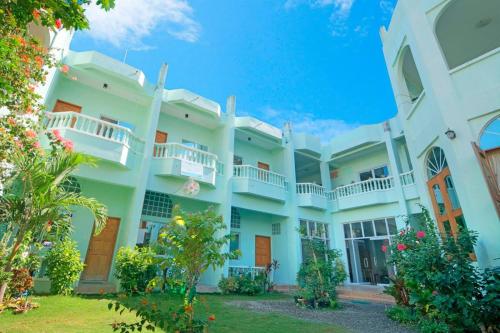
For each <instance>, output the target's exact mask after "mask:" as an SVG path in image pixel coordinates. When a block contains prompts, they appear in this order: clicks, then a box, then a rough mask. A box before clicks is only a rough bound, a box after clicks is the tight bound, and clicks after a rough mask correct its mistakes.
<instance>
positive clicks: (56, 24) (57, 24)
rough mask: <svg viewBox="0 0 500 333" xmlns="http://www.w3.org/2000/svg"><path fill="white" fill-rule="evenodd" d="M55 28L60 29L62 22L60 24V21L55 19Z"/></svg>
mask: <svg viewBox="0 0 500 333" xmlns="http://www.w3.org/2000/svg"><path fill="white" fill-rule="evenodd" d="M54 24H55V26H56V28H57V29H61V28H62V22H61V19H57V20H56V21H55V22H54Z"/></svg>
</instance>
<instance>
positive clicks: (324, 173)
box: [319, 161, 332, 192]
mask: <svg viewBox="0 0 500 333" xmlns="http://www.w3.org/2000/svg"><path fill="white" fill-rule="evenodd" d="M319 169H320V172H321V183H322V184H323V187H324V188H325V189H326V191H327V192H329V191H331V190H332V180H331V178H330V166H329V164H328V162H324V161H321V162H320V163H319Z"/></svg>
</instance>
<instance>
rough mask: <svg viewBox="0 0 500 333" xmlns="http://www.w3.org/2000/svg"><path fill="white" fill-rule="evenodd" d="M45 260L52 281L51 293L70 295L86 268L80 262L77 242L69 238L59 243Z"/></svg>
mask: <svg viewBox="0 0 500 333" xmlns="http://www.w3.org/2000/svg"><path fill="white" fill-rule="evenodd" d="M45 260H46V264H47V276H48V277H49V279H50V292H51V293H52V294H58V295H70V294H71V293H72V292H73V286H74V284H75V282H76V281H78V279H79V278H80V274H81V273H82V271H83V268H84V266H85V265H84V264H83V262H82V261H81V260H80V251H78V248H77V247H76V242H75V241H73V240H71V239H68V238H67V239H64V240H62V241H60V242H57V243H56V244H55V246H54V247H52V248H51V249H50V250H49V252H48V254H47V257H46V259H45Z"/></svg>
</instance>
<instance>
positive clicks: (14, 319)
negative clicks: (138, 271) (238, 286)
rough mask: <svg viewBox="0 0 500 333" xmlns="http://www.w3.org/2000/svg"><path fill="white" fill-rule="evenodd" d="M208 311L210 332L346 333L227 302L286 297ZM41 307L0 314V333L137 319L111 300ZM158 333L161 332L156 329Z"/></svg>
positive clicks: (219, 300) (47, 301)
mask: <svg viewBox="0 0 500 333" xmlns="http://www.w3.org/2000/svg"><path fill="white" fill-rule="evenodd" d="M162 297H164V296H160V295H154V296H150V298H152V299H151V301H154V302H157V303H158V304H161V303H163V302H165V301H164V298H162ZM204 297H206V300H207V303H208V304H209V309H208V312H207V313H213V314H215V316H216V321H215V323H214V324H212V325H211V326H210V332H211V333H230V332H242V333H244V332H249V333H250V332H252V333H255V332H265V333H272V332H280V333H281V332H286V333H294V332H297V333H299V332H300V333H308V332H311V333H322V332H335V333H346V332H347V331H346V330H345V329H342V328H338V327H335V326H332V325H323V324H315V323H311V322H305V321H301V320H298V319H295V318H293V317H288V316H283V315H278V314H273V313H265V314H264V313H255V312H250V311H246V310H241V309H237V308H234V307H231V306H228V305H225V304H224V302H226V301H229V300H236V299H238V300H256V299H263V298H282V297H289V296H284V295H269V296H259V297H244V296H220V295H207V296H204ZM35 301H36V302H38V303H39V304H40V308H38V309H35V310H32V311H30V312H28V313H26V314H22V315H13V314H11V313H9V312H4V313H1V314H0V333H21V332H22V333H29V332H36V333H49V332H50V333H57V332H64V333H76V332H78V333H85V332H89V333H90V332H92V333H100V332H112V331H113V330H112V329H111V327H110V324H111V323H113V321H115V320H119V321H124V320H127V321H132V320H134V318H135V316H134V315H133V314H131V313H128V312H124V314H123V315H122V316H119V315H117V314H116V313H115V312H114V311H109V310H108V307H107V305H108V303H109V299H105V298H98V297H93V298H92V297H76V296H75V297H69V296H68V297H64V296H43V297H35ZM199 308H200V311H199V312H200V313H205V312H206V311H207V310H206V309H204V308H205V306H204V305H201V304H200V305H199ZM157 331H158V330H157Z"/></svg>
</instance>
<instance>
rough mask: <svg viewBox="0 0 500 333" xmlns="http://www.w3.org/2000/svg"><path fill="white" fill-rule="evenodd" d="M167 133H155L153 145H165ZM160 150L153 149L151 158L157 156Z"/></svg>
mask: <svg viewBox="0 0 500 333" xmlns="http://www.w3.org/2000/svg"><path fill="white" fill-rule="evenodd" d="M167 139H168V133H167V132H162V131H156V135H155V143H167ZM161 151H162V149H157V148H156V146H155V147H154V148H153V156H158V154H159V153H160V152H161Z"/></svg>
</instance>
